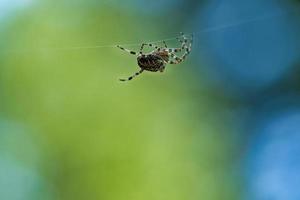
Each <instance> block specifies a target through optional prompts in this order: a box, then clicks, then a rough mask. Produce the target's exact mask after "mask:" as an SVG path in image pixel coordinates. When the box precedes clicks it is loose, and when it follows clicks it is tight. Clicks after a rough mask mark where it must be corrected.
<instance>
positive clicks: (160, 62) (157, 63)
mask: <svg viewBox="0 0 300 200" xmlns="http://www.w3.org/2000/svg"><path fill="white" fill-rule="evenodd" d="M168 61H169V56H168V53H167V52H165V51H159V52H153V53H152V54H146V55H140V56H138V57H137V62H138V65H139V67H140V68H141V69H143V70H146V71H151V72H157V71H160V72H163V71H164V69H165V67H166V62H168Z"/></svg>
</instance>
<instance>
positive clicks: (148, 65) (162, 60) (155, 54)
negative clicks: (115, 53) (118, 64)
mask: <svg viewBox="0 0 300 200" xmlns="http://www.w3.org/2000/svg"><path fill="white" fill-rule="evenodd" d="M177 40H178V41H179V42H180V43H181V47H180V48H168V46H167V44H166V42H165V41H163V44H164V47H158V46H155V45H154V44H151V43H143V44H142V46H141V48H140V52H139V53H137V52H135V51H131V50H129V49H125V48H124V47H121V46H119V45H118V46H117V47H118V48H120V49H121V50H123V51H126V52H128V53H130V54H132V55H137V63H138V65H139V67H140V68H141V69H140V71H138V72H136V73H135V74H134V75H132V76H130V77H128V78H127V79H120V81H130V80H132V79H133V78H135V77H136V76H138V75H140V74H141V73H143V71H151V72H158V71H159V72H163V71H164V70H165V67H166V65H167V64H179V63H181V62H182V61H184V60H185V58H186V57H187V55H188V54H189V53H190V52H191V47H192V43H193V35H191V37H190V38H188V37H187V36H186V35H185V34H183V33H180V37H178V38H177ZM145 46H149V47H153V48H155V50H153V51H151V52H150V53H148V54H144V53H143V49H144V47H145ZM181 51H184V53H183V55H182V56H181V57H178V56H176V55H175V54H174V53H177V52H181Z"/></svg>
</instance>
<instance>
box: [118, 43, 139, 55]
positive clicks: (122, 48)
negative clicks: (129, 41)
mask: <svg viewBox="0 0 300 200" xmlns="http://www.w3.org/2000/svg"><path fill="white" fill-rule="evenodd" d="M117 47H118V48H119V49H121V50H123V51H126V52H128V53H130V54H132V55H137V53H136V52H134V51H131V50H129V49H125V48H124V47H121V46H119V45H117Z"/></svg>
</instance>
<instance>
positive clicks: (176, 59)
mask: <svg viewBox="0 0 300 200" xmlns="http://www.w3.org/2000/svg"><path fill="white" fill-rule="evenodd" d="M192 42H193V36H192V38H191V41H190V44H189V46H186V45H185V46H184V49H185V53H184V54H183V55H182V57H178V56H176V55H175V54H174V53H172V52H170V51H168V55H169V56H170V57H171V58H173V59H175V61H168V62H167V63H169V64H179V63H181V62H182V61H184V60H185V59H186V57H187V56H188V55H189V54H190V52H191V50H192Z"/></svg>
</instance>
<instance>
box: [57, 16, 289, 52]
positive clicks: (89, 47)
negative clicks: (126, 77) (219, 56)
mask: <svg viewBox="0 0 300 200" xmlns="http://www.w3.org/2000/svg"><path fill="white" fill-rule="evenodd" d="M283 14H286V12H281V13H277V14H272V15H266V16H262V17H256V18H252V19H249V20H242V21H240V22H235V23H231V24H227V25H221V26H216V27H210V28H205V29H203V30H201V31H199V32H195V33H188V34H186V35H192V34H193V35H198V34H201V33H208V32H214V31H219V30H223V29H228V28H233V27H238V26H241V25H244V24H248V23H252V22H257V21H262V20H267V19H272V18H276V17H280V16H282V15H283ZM177 38H178V36H177V37H170V38H166V39H162V40H157V41H150V42H147V43H153V44H156V43H160V42H163V41H171V40H174V39H177ZM118 45H120V46H140V45H141V43H129V44H115V45H97V46H78V47H66V48H58V50H78V49H98V48H113V47H117V46H118Z"/></svg>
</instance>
